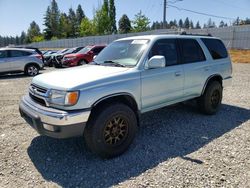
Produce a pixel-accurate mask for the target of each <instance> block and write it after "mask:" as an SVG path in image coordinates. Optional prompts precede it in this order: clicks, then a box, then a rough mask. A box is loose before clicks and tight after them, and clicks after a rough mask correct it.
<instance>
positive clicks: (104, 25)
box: [93, 0, 110, 35]
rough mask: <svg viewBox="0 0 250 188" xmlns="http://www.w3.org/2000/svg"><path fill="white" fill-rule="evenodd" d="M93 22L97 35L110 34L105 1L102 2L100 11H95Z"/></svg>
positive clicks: (106, 2)
mask: <svg viewBox="0 0 250 188" xmlns="http://www.w3.org/2000/svg"><path fill="white" fill-rule="evenodd" d="M93 21H94V26H95V29H96V32H97V34H99V35H103V34H110V27H109V26H110V18H109V7H108V1H107V0H104V2H103V5H102V7H101V9H99V10H97V11H96V13H95V16H94V20H93Z"/></svg>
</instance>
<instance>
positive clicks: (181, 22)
mask: <svg viewBox="0 0 250 188" xmlns="http://www.w3.org/2000/svg"><path fill="white" fill-rule="evenodd" d="M178 26H179V27H180V28H183V21H182V19H180V20H179V22H178Z"/></svg>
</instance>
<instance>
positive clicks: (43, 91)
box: [30, 84, 47, 94]
mask: <svg viewBox="0 0 250 188" xmlns="http://www.w3.org/2000/svg"><path fill="white" fill-rule="evenodd" d="M30 87H31V89H33V90H36V91H37V92H39V93H42V94H46V92H47V89H45V88H43V87H40V86H37V85H35V84H31V86H30Z"/></svg>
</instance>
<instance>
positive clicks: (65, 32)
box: [59, 13, 71, 38]
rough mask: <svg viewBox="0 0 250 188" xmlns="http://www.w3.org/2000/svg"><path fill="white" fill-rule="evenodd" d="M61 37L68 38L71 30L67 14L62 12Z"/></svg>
mask: <svg viewBox="0 0 250 188" xmlns="http://www.w3.org/2000/svg"><path fill="white" fill-rule="evenodd" d="M59 30H60V36H59V37H60V38H68V37H69V36H70V32H71V25H70V23H69V19H68V16H67V14H65V13H61V15H60V20H59Z"/></svg>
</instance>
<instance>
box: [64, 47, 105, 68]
mask: <svg viewBox="0 0 250 188" xmlns="http://www.w3.org/2000/svg"><path fill="white" fill-rule="evenodd" d="M105 47H106V45H94V46H86V47H85V48H83V49H82V50H80V51H79V52H77V53H72V54H67V55H65V56H64V58H63V60H62V66H63V67H72V66H78V65H83V64H88V63H90V62H92V61H93V58H94V57H95V56H97V55H98V54H99V53H100V52H101V51H102V50H103V49H104V48H105Z"/></svg>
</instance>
